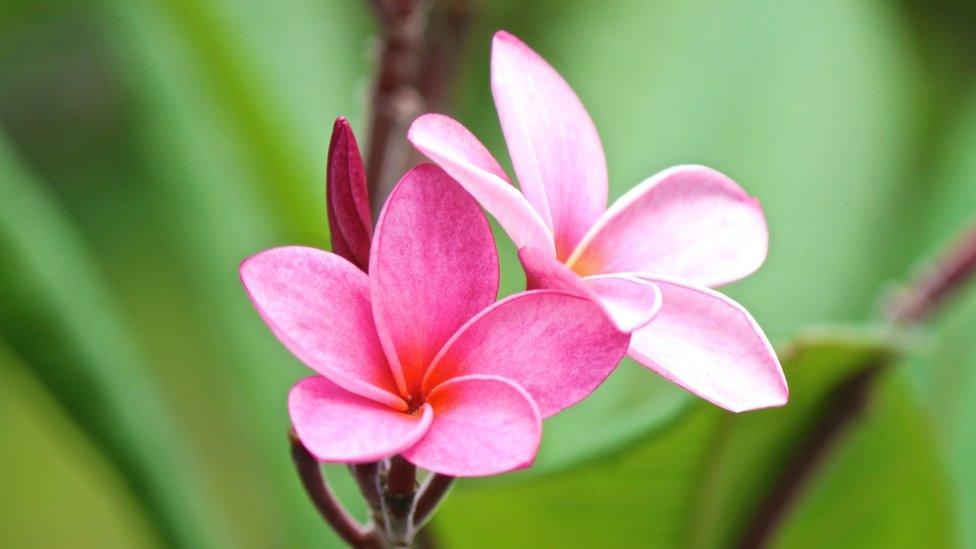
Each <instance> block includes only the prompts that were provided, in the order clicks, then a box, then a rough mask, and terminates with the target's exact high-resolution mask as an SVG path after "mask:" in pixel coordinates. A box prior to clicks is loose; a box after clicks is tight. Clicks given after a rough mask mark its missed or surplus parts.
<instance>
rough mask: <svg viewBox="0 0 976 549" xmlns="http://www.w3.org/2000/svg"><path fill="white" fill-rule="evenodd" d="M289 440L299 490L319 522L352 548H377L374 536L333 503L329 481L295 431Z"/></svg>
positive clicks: (335, 500)
mask: <svg viewBox="0 0 976 549" xmlns="http://www.w3.org/2000/svg"><path fill="white" fill-rule="evenodd" d="M288 438H289V439H290V441H291V457H292V460H293V461H294V462H295V468H296V469H297V470H298V476H299V477H300V478H301V479H302V486H304V487H305V492H306V493H307V494H308V497H309V499H311V500H312V502H313V503H314V504H315V508H316V509H318V510H319V514H321V515H322V518H324V519H325V521H326V522H328V523H329V526H331V527H332V529H333V530H335V532H336V533H337V534H339V536H340V537H342V539H344V540H345V541H346V543H348V544H349V545H351V546H352V547H357V548H364V549H365V548H374V547H377V546H378V544H377V541H378V540H377V539H376V537H375V535H373V534H371V533H370V532H367V531H366V530H364V529H363V527H362V526H361V525H360V524H359V523H358V522H356V519H354V518H353V517H352V516H351V515H350V514H349V512H348V511H346V509H345V507H343V506H342V504H341V503H339V500H338V499H336V497H335V494H333V493H332V490H331V489H330V488H329V483H328V481H326V479H325V477H324V476H323V475H322V468H321V465H320V464H319V462H318V460H316V459H315V457H314V456H312V454H311V453H309V451H308V449H307V448H305V445H304V444H302V442H301V441H300V440H298V436H296V435H295V432H294V431H291V432H290V433H289V436H288Z"/></svg>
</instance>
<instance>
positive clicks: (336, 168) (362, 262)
mask: <svg viewBox="0 0 976 549" xmlns="http://www.w3.org/2000/svg"><path fill="white" fill-rule="evenodd" d="M325 189H326V190H325V200H326V210H327V212H328V214H329V231H330V233H331V234H332V250H333V251H334V252H335V253H336V255H338V256H340V257H344V258H346V259H348V260H349V261H350V262H352V263H353V264H354V265H356V266H357V267H359V268H360V269H362V270H363V271H365V270H367V267H368V263H369V240H370V236H371V235H372V232H373V224H372V219H371V218H370V216H371V213H370V209H369V195H368V193H367V191H366V172H365V171H364V169H363V159H362V157H361V156H360V155H359V145H357V144H356V136H355V135H354V134H353V132H352V127H351V126H350V125H349V122H347V121H346V119H345V118H342V117H339V118H337V119H336V121H335V125H334V126H333V128H332V141H331V142H330V143H329V161H328V168H327V171H326V184H325Z"/></svg>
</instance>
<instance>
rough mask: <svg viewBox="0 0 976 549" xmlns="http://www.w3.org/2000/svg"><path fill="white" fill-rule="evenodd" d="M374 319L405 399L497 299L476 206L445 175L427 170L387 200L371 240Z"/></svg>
mask: <svg viewBox="0 0 976 549" xmlns="http://www.w3.org/2000/svg"><path fill="white" fill-rule="evenodd" d="M369 271H370V272H369V277H370V292H371V296H372V304H373V316H374V318H375V319H376V326H377V328H378V330H379V334H380V341H381V342H382V343H383V348H384V349H385V350H386V355H387V357H388V359H389V361H390V362H391V363H392V364H394V365H395V366H398V367H399V369H398V370H395V371H394V375H395V376H396V377H397V378H398V384H400V387H401V391H403V392H404V394H411V395H415V394H417V391H418V390H419V387H420V381H421V379H422V378H423V375H424V372H425V371H426V369H427V366H428V365H429V364H430V363H431V360H432V359H433V358H434V355H435V354H436V353H437V351H438V350H439V349H440V348H441V346H443V345H444V342H445V341H447V339H448V338H449V337H451V335H452V334H453V333H454V332H455V331H457V329H458V328H459V327H461V325H462V324H464V323H465V322H466V321H467V320H468V319H469V318H471V317H472V316H474V315H475V314H476V313H477V312H478V311H480V310H482V309H484V308H485V307H487V306H488V305H489V304H491V303H492V302H493V301H495V296H496V294H497V292H498V255H497V252H496V251H495V241H494V239H493V237H492V234H491V228H490V227H489V225H488V220H487V219H486V218H485V215H484V214H483V213H482V212H481V208H480V207H478V203H477V202H475V201H474V199H473V198H471V195H469V194H468V193H466V192H465V191H464V189H463V188H461V186H459V185H458V184H457V182H455V181H454V180H453V179H451V178H450V176H448V175H447V174H446V173H444V170H441V169H440V168H438V167H436V166H432V165H430V164H422V165H420V166H417V167H416V168H414V169H412V170H410V171H409V172H407V174H406V175H405V176H403V179H401V180H400V183H398V184H397V186H396V188H394V189H393V192H392V193H391V194H390V198H389V199H388V200H387V203H386V206H385V207H384V208H383V212H382V213H381V214H380V218H379V221H378V222H377V224H376V232H375V233H374V235H373V249H372V256H371V257H370V267H369Z"/></svg>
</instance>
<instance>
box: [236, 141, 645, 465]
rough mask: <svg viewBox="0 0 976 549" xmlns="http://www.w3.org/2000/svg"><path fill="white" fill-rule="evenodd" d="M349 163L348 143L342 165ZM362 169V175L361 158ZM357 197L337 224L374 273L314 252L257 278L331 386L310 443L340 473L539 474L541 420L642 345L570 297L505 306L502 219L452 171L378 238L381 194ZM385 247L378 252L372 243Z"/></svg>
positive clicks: (403, 191) (416, 174) (261, 295)
mask: <svg viewBox="0 0 976 549" xmlns="http://www.w3.org/2000/svg"><path fill="white" fill-rule="evenodd" d="M349 137H350V138H351V134H350V136H349ZM336 147H340V149H338V150H337V149H336ZM352 147H353V148H354V144H353V145H352ZM347 149H349V143H348V142H347V143H346V144H342V143H339V144H337V143H336V142H335V141H334V142H333V155H332V156H336V155H341V154H346V153H347V152H348V151H347ZM347 158H348V160H349V161H351V162H353V164H355V163H356V162H357V161H358V154H357V155H356V157H355V158H353V157H352V156H349V157H347ZM331 167H332V162H330V169H331ZM341 171H342V169H341V168H340V172H341ZM360 171H361V169H354V170H352V172H351V173H354V174H355V173H359V172H360ZM344 173H345V176H348V175H349V173H350V172H348V171H346V172H344ZM330 177H332V174H330ZM348 182H349V180H348V179H347V180H345V183H348ZM356 186H358V185H348V184H344V185H336V187H337V188H336V189H335V192H336V193H337V194H336V195H333V194H332V192H333V190H331V189H330V194H329V197H330V198H329V199H330V201H331V202H330V206H329V209H330V217H331V216H332V215H333V213H334V212H333V210H334V209H344V210H345V214H347V215H346V216H345V217H337V218H336V219H335V221H336V225H334V226H333V229H334V230H335V229H340V231H339V232H337V233H335V234H334V238H338V240H336V243H337V246H338V247H339V248H341V247H342V246H346V248H342V249H343V250H344V253H347V254H348V255H349V257H362V252H364V251H366V250H368V267H369V272H368V274H367V273H366V272H364V271H363V270H362V269H360V268H358V267H357V266H356V265H354V264H353V263H351V262H350V261H348V260H347V259H345V258H343V257H340V256H339V255H336V254H333V253H329V252H325V251H322V250H317V249H314V248H307V247H300V246H289V247H282V248H274V249H271V250H267V251H264V252H261V253H258V254H257V255H255V256H252V257H250V258H248V259H246V260H245V261H244V262H243V263H242V264H241V269H240V273H241V279H242V281H243V283H244V286H245V288H246V290H247V293H248V295H249V296H250V298H251V300H252V301H253V303H254V305H255V307H256V308H257V309H258V311H259V313H260V314H261V316H262V318H263V319H264V321H265V322H266V323H267V324H268V326H269V327H270V328H271V330H272V331H273V332H274V334H275V335H276V336H277V337H278V339H279V340H280V341H281V342H282V343H283V344H284V345H285V346H286V347H287V348H288V349H289V350H290V351H291V352H292V353H293V354H294V355H295V356H296V357H298V359H300V360H301V361H302V362H303V363H304V364H305V365H307V366H308V367H310V368H311V369H313V370H314V371H315V372H316V373H317V375H314V376H312V377H308V378H305V379H303V380H302V381H300V382H298V384H296V385H295V386H294V388H293V389H292V390H291V393H290V395H289V398H288V408H289V413H290V415H291V420H292V423H293V425H294V429H295V432H296V434H297V435H298V437H299V439H300V440H301V442H302V443H303V444H304V445H305V447H306V448H308V450H309V451H310V452H311V453H312V454H313V455H314V456H315V457H316V458H317V459H319V460H321V461H325V462H342V463H364V462H370V461H376V460H380V459H383V458H387V457H390V456H393V455H397V454H400V455H402V456H403V457H404V458H406V459H407V460H409V461H411V462H412V463H414V464H416V465H417V466H419V467H423V468H425V469H428V470H431V471H434V472H438V473H443V474H447V475H452V476H479V475H489V474H496V473H501V472H504V471H508V470H512V469H517V468H521V467H525V466H528V465H529V464H531V463H532V461H533V459H534V458H535V454H536V451H537V448H538V445H539V440H540V435H541V428H542V427H541V421H542V420H543V419H545V418H546V417H549V416H551V415H553V414H555V413H557V412H559V411H560V410H562V409H563V408H566V407H567V406H571V405H572V404H575V403H576V402H578V401H579V400H581V399H583V398H585V397H586V396H587V395H588V394H589V393H590V392H592V391H593V390H594V389H595V388H596V387H597V386H598V385H599V384H600V383H601V382H602V381H603V380H604V379H605V378H606V376H608V375H609V374H610V372H611V371H612V370H613V368H614V367H615V366H616V364H617V362H618V361H619V360H620V359H621V358H622V357H623V356H624V354H625V353H626V349H627V342H628V339H629V337H628V336H627V335H625V334H622V333H620V332H619V331H618V330H616V329H615V327H614V326H613V324H611V323H610V322H609V321H606V320H604V321H603V322H602V323H601V322H593V321H592V318H593V317H594V316H596V317H600V316H601V315H600V312H599V311H600V309H599V308H598V307H597V306H596V305H594V304H593V303H592V302H591V301H590V300H588V299H584V298H581V297H579V296H577V295H574V294H572V293H568V292H565V291H560V290H533V291H526V292H522V293H519V294H516V295H513V296H511V297H509V298H507V299H504V300H502V301H499V302H497V303H495V298H496V294H497V289H498V258H497V253H496V251H495V243H494V240H493V237H492V234H491V231H490V228H489V225H488V222H487V219H486V218H485V216H484V214H483V213H482V211H481V208H480V207H479V206H478V204H477V202H475V201H474V199H473V198H472V197H471V196H470V195H469V194H468V193H467V192H465V191H464V189H462V188H461V187H460V186H459V185H458V184H457V183H456V182H455V181H453V180H452V179H451V178H450V177H449V176H448V175H447V174H446V173H445V172H444V171H443V170H441V169H440V168H437V167H436V166H432V165H421V166H418V167H416V168H414V169H413V170H411V171H410V172H408V173H407V174H406V175H405V176H404V177H403V179H402V180H401V181H400V182H399V183H398V184H397V186H396V187H395V188H394V190H393V192H392V194H391V195H390V198H389V199H388V201H387V203H386V205H385V206H384V208H383V210H382V212H381V214H380V216H379V220H378V221H377V223H376V227H375V230H372V231H371V230H370V229H369V224H368V219H369V215H368V206H366V207H365V209H362V208H361V207H359V208H357V207H356V204H355V203H357V202H359V205H360V206H362V205H363V201H364V200H365V195H364V194H357V193H355V192H353V193H350V192H349V191H350V190H351V188H352V187H356ZM350 206H353V207H352V208H351V209H350ZM363 212H365V215H361V214H362V213H363ZM350 227H351V228H352V229H353V230H352V232H347V231H346V229H350ZM370 233H372V242H371V243H370V242H369V239H368V238H367V239H365V240H364V239H363V238H361V237H362V236H363V235H366V236H367V237H368V236H369V235H370ZM352 234H355V235H358V236H355V237H353V236H350V235H352ZM340 242H341V243H340ZM357 253H358V254H359V255H356V254H357Z"/></svg>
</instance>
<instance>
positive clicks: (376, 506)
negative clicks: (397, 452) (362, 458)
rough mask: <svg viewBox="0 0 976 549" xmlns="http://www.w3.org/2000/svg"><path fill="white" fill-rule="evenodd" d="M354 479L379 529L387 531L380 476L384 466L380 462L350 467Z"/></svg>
mask: <svg viewBox="0 0 976 549" xmlns="http://www.w3.org/2000/svg"><path fill="white" fill-rule="evenodd" d="M349 468H350V469H351V470H352V474H353V478H355V479H356V484H357V485H358V486H359V491H360V492H362V494H363V499H364V500H366V506H367V507H369V512H370V515H371V516H372V517H373V522H374V523H375V525H376V527H377V528H378V529H381V530H382V529H385V528H386V523H385V521H384V519H383V501H382V495H381V492H382V488H381V487H380V475H381V472H382V470H383V467H382V464H381V463H380V462H378V461H374V462H371V463H360V464H354V465H350V466H349Z"/></svg>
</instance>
